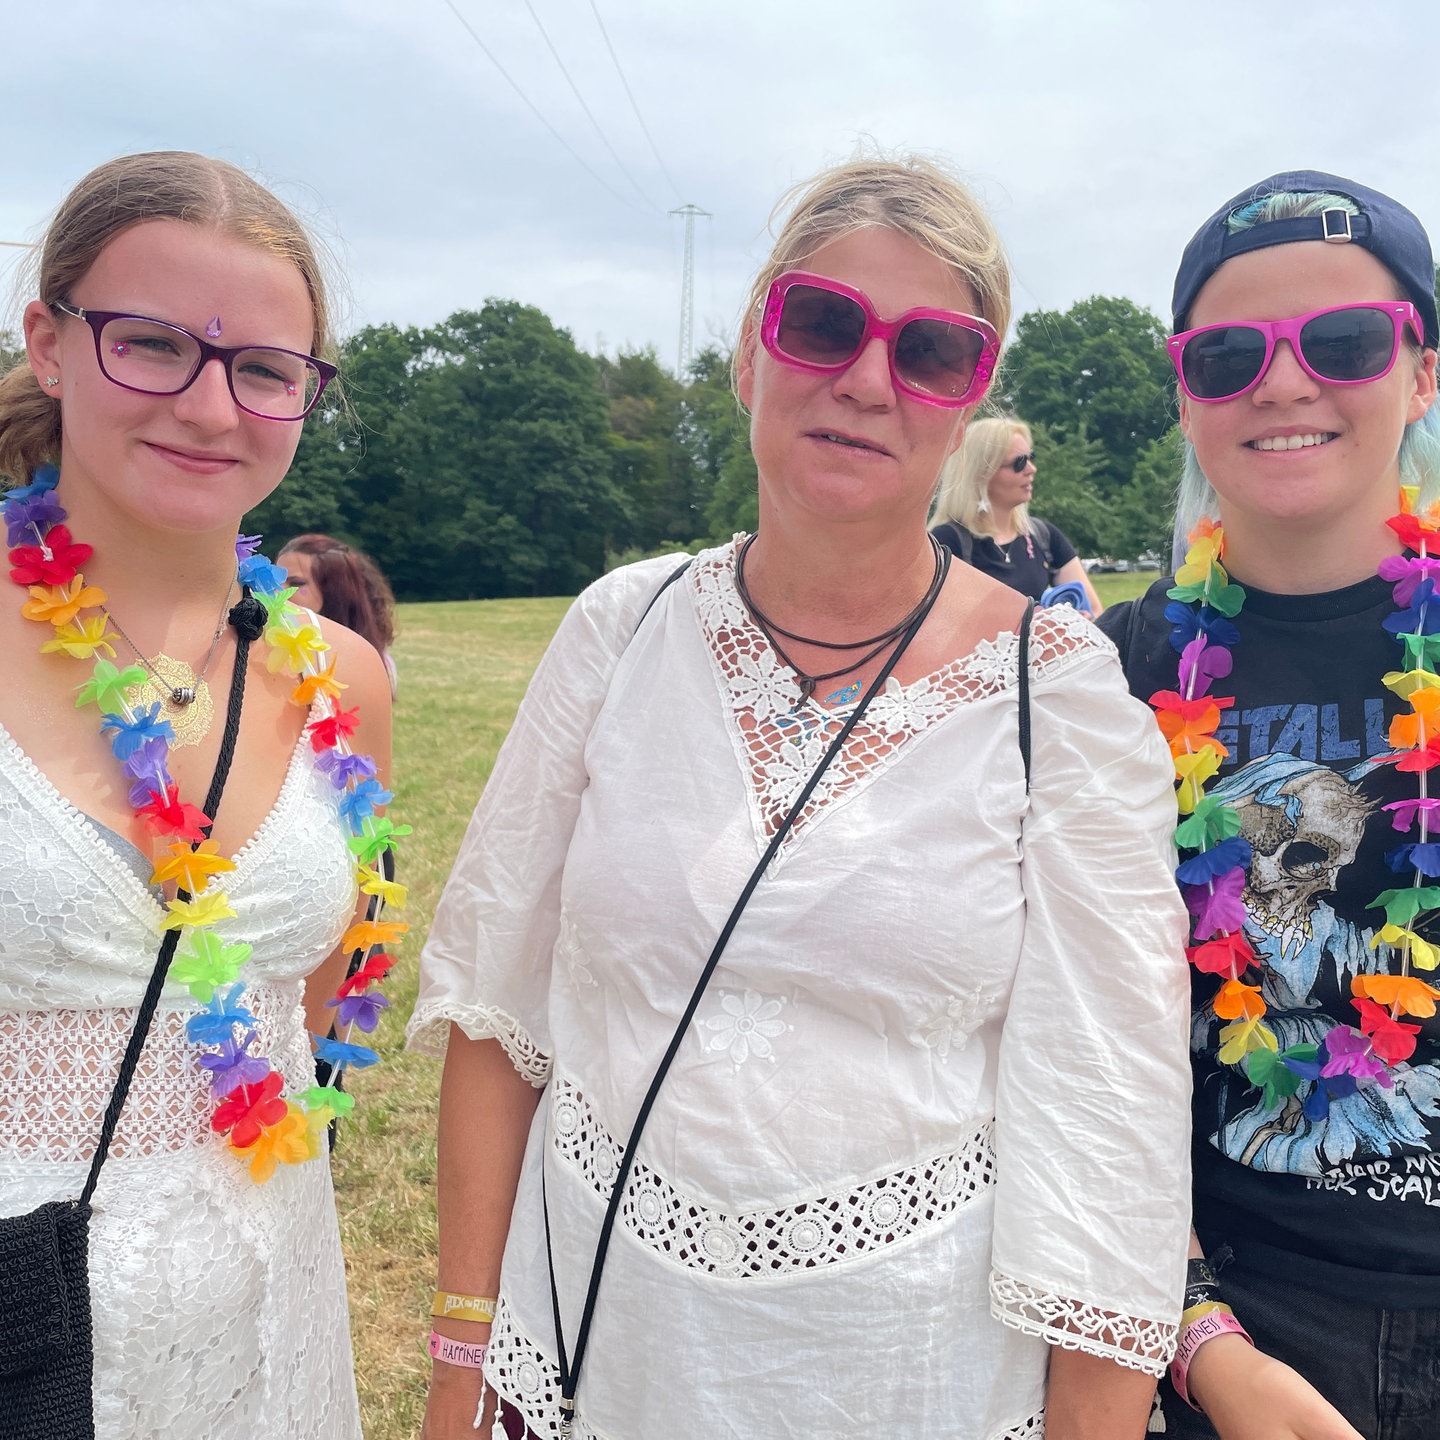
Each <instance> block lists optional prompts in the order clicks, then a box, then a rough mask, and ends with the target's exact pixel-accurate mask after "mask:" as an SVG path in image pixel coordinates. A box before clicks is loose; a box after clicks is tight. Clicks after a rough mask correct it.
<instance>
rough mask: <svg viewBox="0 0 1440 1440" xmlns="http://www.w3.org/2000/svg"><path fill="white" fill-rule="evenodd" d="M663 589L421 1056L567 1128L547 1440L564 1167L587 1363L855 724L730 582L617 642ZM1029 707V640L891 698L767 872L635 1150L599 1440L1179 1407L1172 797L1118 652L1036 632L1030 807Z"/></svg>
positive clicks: (432, 990) (563, 639) (499, 890)
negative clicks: (482, 1066)
mask: <svg viewBox="0 0 1440 1440" xmlns="http://www.w3.org/2000/svg"><path fill="white" fill-rule="evenodd" d="M673 565H674V561H673V559H663V560H657V561H647V562H642V563H641V564H639V565H635V566H630V567H628V568H627V569H625V570H621V571H618V572H615V573H612V574H611V575H608V576H606V577H605V578H604V579H603V580H601V581H600V582H598V584H596V585H595V586H593V587H591V589H590V590H588V591H587V592H586V593H585V594H584V595H582V596H581V597H580V599H579V600H578V601H577V602H576V604H575V605H574V606H573V607H572V609H571V610H570V612H569V614H568V615H567V617H566V619H565V621H564V623H563V624H562V626H561V628H560V631H559V633H558V634H557V636H556V638H555V641H554V643H553V644H552V646H551V648H550V650H549V651H548V653H547V655H546V657H545V659H544V661H543V662H542V664H541V666H540V668H539V669H538V671H537V672H536V675H535V678H534V681H533V682H532V685H531V688H530V691H529V693H528V695H527V697H526V699H525V702H524V704H523V705H522V707H521V709H520V713H519V715H518V717H517V719H516V722H515V725H514V727H513V728H512V730H511V732H510V736H509V738H508V739H507V741H506V743H505V747H504V749H503V751H502V753H501V756H500V758H499V760H498V761H497V764H496V768H495V772H494V774H493V776H492V777H491V780H490V783H489V785H488V786H487V788H486V791H485V795H484V798H483V800H482V802H481V804H480V807H479V809H478V810H477V812H476V815H475V819H474V821H473V822H472V825H471V828H470V831H469V834H468V836H467V838H466V840H465V843H464V845H463V848H462V850H461V853H460V857H459V860H458V862H457V865H456V868H455V872H454V875H453V876H452V878H451V880H450V883H449V886H448V888H447V889H446V892H445V896H444V899H443V901H442V903H441V905H440V909H439V913H438V914H437V916H436V919H435V924H434V928H433V929H432V932H431V936H430V940H429V943H428V945H427V947H426V951H425V956H424V960H423V965H422V979H421V991H420V999H419V1003H418V1005H417V1008H416V1011H415V1015H414V1018H413V1020H412V1035H413V1037H414V1043H417V1044H420V1045H427V1044H432V1043H435V1042H438V1041H439V1040H440V1039H441V1038H442V1037H443V1035H444V1033H445V1032H446V1029H447V1026H448V1023H449V1022H450V1021H454V1022H456V1023H457V1024H459V1025H460V1026H461V1028H462V1029H463V1030H464V1031H465V1033H466V1034H468V1035H470V1036H473V1037H484V1036H493V1037H496V1038H498V1039H499V1040H500V1042H501V1043H502V1044H503V1045H504V1047H505V1049H506V1051H507V1052H508V1053H509V1055H510V1056H511V1058H512V1059H513V1061H514V1063H515V1065H516V1067H517V1068H518V1069H519V1070H520V1071H521V1073H523V1074H524V1075H525V1076H527V1077H528V1078H529V1079H530V1080H531V1081H532V1082H533V1083H534V1084H535V1085H537V1086H541V1085H544V1086H546V1093H545V1097H544V1099H543V1100H542V1103H541V1105H540V1107H539V1110H538V1111H537V1114H536V1119H535V1123H534V1127H533V1129H532V1131H531V1134H530V1143H529V1147H528V1151H527V1154H526V1159H525V1165H524V1171H523V1174H522V1178H521V1182H520V1191H519V1195H518V1198H517V1201H516V1208H515V1215H514V1220H513V1223H512V1226H511V1230H510V1236H509V1241H508V1244H507V1248H506V1252H505V1260H504V1269H503V1275H502V1280H501V1295H500V1301H501V1303H500V1308H499V1313H498V1316H497V1319H496V1323H495V1326H494V1331H493V1337H492V1344H491V1350H490V1355H489V1361H488V1365H487V1374H488V1377H489V1380H490V1382H491V1384H492V1385H493V1386H494V1387H495V1389H497V1390H498V1391H499V1393H500V1394H501V1395H502V1396H504V1397H505V1398H506V1399H507V1400H508V1401H509V1402H510V1403H511V1404H512V1405H513V1406H514V1407H515V1408H516V1409H517V1410H518V1411H519V1412H520V1413H521V1414H522V1415H523V1416H524V1418H525V1421H526V1423H527V1425H528V1426H529V1427H530V1429H531V1430H532V1431H534V1432H535V1433H536V1434H537V1435H539V1436H542V1437H547V1440H548V1437H554V1436H558V1434H559V1433H560V1432H559V1413H558V1410H557V1407H556V1404H555V1399H556V1396H557V1394H558V1371H557V1367H556V1363H555V1355H556V1344H555V1334H554V1324H553V1320H552V1313H551V1299H550V1290H549V1283H548V1279H547V1266H546V1258H545V1240H544V1229H543V1221H542V1214H541V1204H540V1175H541V1167H542V1165H543V1166H544V1170H545V1174H546V1177H547V1179H546V1184H547V1191H548V1203H549V1211H550V1220H551V1228H552V1233H553V1237H554V1242H555V1251H556V1256H555V1258H556V1268H557V1273H558V1278H559V1294H560V1303H561V1310H562V1315H563V1323H564V1327H565V1334H566V1340H567V1343H568V1345H569V1346H570V1347H571V1348H572V1353H573V1345H574V1340H575V1331H576V1327H577V1325H578V1321H579V1313H580V1309H581V1306H582V1303H583V1299H584V1295H585V1290H586V1285H587V1281H588V1277H589V1273H590V1264H591V1258H592V1256H593V1254H594V1250H595V1243H596V1237H597V1233H598V1230H599V1227H600V1221H601V1216H602V1213H603V1210H604V1205H605V1200H606V1197H607V1195H608V1192H609V1188H610V1184H611V1181H612V1180H613V1177H614V1175H615V1173H616V1167H617V1161H618V1157H619V1155H620V1153H621V1150H622V1147H623V1143H624V1140H625V1137H626V1136H627V1135H628V1133H629V1131H630V1127H631V1125H632V1123H633V1121H634V1118H635V1114H636V1111H637V1109H638V1106H639V1102H640V1099H641V1097H642V1095H643V1094H644V1091H645V1089H646V1087H647V1085H648V1083H649V1081H650V1078H651V1076H652V1075H653V1073H654V1070H655V1067H656V1065H657V1063H658V1061H659V1058H660V1056H661V1054H662V1053H663V1051H664V1050H665V1047H666V1045H667V1043H668V1042H669V1040H670V1038H671V1035H672V1034H673V1031H674V1027H675V1025H676V1024H677V1022H678V1019H679V1016H680V1014H681V1012H682V1010H683V1008H684V1006H685V1003H686V1001H687V1000H688V998H689V995H690V992H691V989H692V986H693V984H694V980H695V978H696V976H697V975H698V973H699V970H700V968H701V967H702V965H703V964H704V961H705V958H706V956H707V955H708V953H709V951H710V948H711V946H712V944H713V942H714V939H715V936H716V934H717V933H718V931H719V928H720V926H721V925H722V923H723V922H724V920H725V917H726V916H727V914H728V913H729V910H730V908H731V905H732V904H733V902H734V900H735V898H736V896H737V895H738V894H739V892H740V890H741V887H742V886H743V885H744V883H745V880H746V878H747V877H748V875H749V873H750V871H751V869H752V868H753V866H754V865H755V863H756V861H757V859H758V858H759V856H760V854H761V852H762V851H763V849H764V847H765V845H766V843H767V841H768V839H769V837H770V836H771V835H772V834H773V833H774V827H775V825H776V824H777V822H778V819H779V817H780V816H781V815H782V814H783V813H784V811H785V809H786V808H787V806H788V804H789V803H790V801H791V799H792V797H793V796H794V795H795V794H796V793H797V791H798V789H799V788H800V786H801V785H802V784H803V783H804V781H805V779H806V778H807V777H808V776H809V774H810V772H811V770H812V769H813V767H814V765H815V763H816V761H817V760H818V759H819V756H820V753H821V751H822V749H823V747H824V745H825V744H826V743H827V742H828V740H829V738H830V737H831V736H832V735H833V734H834V731H835V729H836V728H837V727H838V724H839V723H840V718H841V715H840V714H830V715H825V714H823V713H822V712H820V711H818V710H814V709H811V710H809V711H807V712H803V714H802V718H801V719H800V720H799V721H794V720H790V719H787V716H788V715H789V713H790V711H791V707H792V703H793V697H794V695H795V685H794V681H793V679H792V678H790V677H789V675H788V672H786V671H784V670H783V669H782V668H781V667H780V666H779V665H778V664H777V662H776V661H775V659H774V656H773V653H772V652H771V650H770V649H769V647H768V646H767V645H766V643H765V641H764V639H763V637H762V636H761V635H760V634H759V632H758V631H757V630H756V629H755V627H754V626H753V624H752V623H751V622H750V620H749V619H748V617H747V615H746V613H745V611H744V609H743V607H742V606H741V604H740V602H739V600H738V598H737V596H736V594H735V590H734V585H733V547H732V546H726V547H723V548H722V549H720V550H716V551H710V552H707V553H705V554H704V555H702V556H700V557H699V558H698V559H697V561H696V563H695V564H694V566H693V567H692V568H691V570H690V571H689V572H688V573H687V574H686V575H685V577H684V578H683V579H682V580H681V581H680V582H678V583H677V584H675V585H673V586H671V587H670V589H669V590H667V591H666V592H665V593H664V595H663V596H661V598H660V600H659V601H658V603H657V604H656V605H655V608H654V609H653V610H652V611H651V613H650V614H649V615H648V616H647V617H646V619H645V621H644V623H643V625H641V626H640V629H639V632H638V634H637V633H635V632H636V624H637V622H638V620H639V618H640V615H641V612H642V611H643V610H644V608H645V605H646V604H647V603H648V601H649V600H650V598H651V596H652V595H654V594H655V592H656V590H657V588H658V586H659V584H660V582H661V581H662V579H663V578H664V577H665V575H666V573H667V572H668V570H669V569H671V568H673ZM632 637H633V638H632ZM1016 670H1017V642H1016V640H1015V637H1014V636H1013V635H1009V636H1006V637H1004V638H1003V639H1002V640H1001V641H999V642H998V643H994V644H990V643H986V644H983V645H981V646H980V648H979V649H978V650H977V651H976V652H975V653H974V654H973V655H971V656H969V657H967V658H965V659H963V660H961V661H957V662H955V663H953V664H951V665H949V666H947V667H945V668H944V669H942V670H940V671H938V672H937V673H935V674H933V675H931V676H929V677H928V678H926V679H923V680H921V681H919V682H917V683H915V684H913V685H910V686H907V687H901V686H899V685H898V684H896V683H894V682H892V683H891V685H890V687H889V689H888V690H887V691H886V693H884V694H883V695H881V696H879V697H877V699H876V702H875V704H874V705H873V707H872V708H871V710H870V712H869V713H868V714H867V716H866V717H865V718H864V720H863V721H862V722H861V724H860V725H859V726H858V727H857V729H856V730H855V732H854V734H853V736H852V738H851V741H850V743H849V744H848V745H847V748H846V752H845V754H844V756H843V757H842V758H840V759H838V760H837V761H836V763H835V764H834V765H833V766H832V768H831V769H830V770H829V771H828V772H827V774H826V776H825V778H824V780H823V781H822V783H821V785H820V787H819V789H818V790H817V792H816V794H815V796H814V798H813V799H812V801H811V802H810V804H809V806H808V808H807V809H806V811H805V812H804V813H803V815H802V816H801V818H800V820H799V822H798V824H797V825H796V827H795V830H794V831H793V833H792V834H791V835H790V836H789V837H787V839H786V840H785V841H784V843H783V845H782V846H781V849H780V851H779V853H778V854H777V856H776V858H775V860H774V862H773V863H772V865H771V867H770V869H769V871H768V872H767V874H766V877H765V878H764V879H763V880H762V882H761V883H760V886H759V888H758V889H757V890H756V892H755V895H754V897H753V899H752V900H751V902H750V905H749V907H748V909H747V910H746V912H745V914H744V917H743V918H742V920H741V921H740V924H739V927H738V928H737V930H736V931H735V934H734V937H733V938H732V940H731V942H730V945H729V948H728V949H727V950H726V952H725V956H724V958H723V960H722V961H721V964H720V967H719V969H718V970H717V972H716V974H715V976H714V979H713V980H712V982H711V986H710V988H709V990H708V991H707V992H706V995H705V997H704V999H703V1001H702V1002H701V1005H700V1009H699V1011H698V1013H697V1015H696V1017H695V1020H694V1022H693V1024H692V1026H691V1028H690V1032H689V1034H688V1035H687V1036H686V1037H685V1039H684V1042H683V1044H682V1048H681V1050H680V1052H679V1055H678V1057H677V1059H676V1062H675V1065H674V1068H673V1069H672V1070H671V1072H670V1075H669V1077H668V1078H667V1080H666V1082H665V1085H664V1088H663V1089H662V1090H661V1092H660V1096H659V1099H658V1101H657V1104H656V1107H655V1109H654V1111H653V1113H652V1115H651V1118H650V1121H649V1124H648V1126H647V1128H646V1130H645V1133H644V1137H643V1139H642V1141H641V1144H640V1148H639V1153H638V1159H637V1164H636V1167H635V1169H634V1171H633V1172H632V1174H631V1177H630V1179H629V1181H628V1183H627V1187H626V1193H625V1198H624V1201H623V1204H622V1206H621V1209H620V1212H619V1218H618V1221H617V1225H616V1229H615V1233H614V1235H613V1237H612V1241H611V1245H610V1253H609V1258H608V1261H607V1265H606V1270H605V1275H604V1280H603V1284H602V1287H601V1291H600V1301H599V1306H598V1308H597V1311H596V1317H595V1323H594V1328H593V1330H592V1332H591V1338H590V1350H589V1355H588V1358H587V1360H586V1363H585V1369H584V1374H583V1377H582V1379H581V1382H580V1389H579V1416H578V1419H577V1422H576V1425H575V1428H574V1434H575V1436H576V1437H577V1440H579V1437H585V1440H589V1437H592V1436H599V1437H607V1440H673V1437H675V1436H677V1435H706V1436H712V1435H713V1436H719V1435H735V1436H761V1435H778V1434H782V1433H783V1434H786V1435H815V1436H827V1437H830V1436H834V1437H841V1436H845V1437H849V1436H855V1435H861V1434H868V1433H883V1434H885V1435H887V1436H892V1437H897V1440H911V1437H913V1440H920V1437H925V1440H935V1437H946V1440H999V1437H1010V1440H1014V1437H1034V1436H1038V1435H1040V1434H1042V1433H1043V1429H1044V1377H1045V1368H1046V1355H1047V1346H1046V1341H1047V1340H1048V1341H1050V1342H1052V1343H1059V1344H1063V1345H1067V1346H1072V1347H1078V1348H1080V1349H1084V1350H1087V1351H1089V1352H1091V1353H1093V1354H1096V1355H1102V1356H1108V1357H1111V1358H1113V1359H1116V1360H1119V1361H1121V1362H1122V1363H1124V1364H1126V1365H1130V1366H1133V1367H1136V1368H1139V1369H1143V1370H1145V1371H1148V1372H1149V1373H1151V1374H1159V1373H1160V1372H1161V1371H1162V1369H1163V1367H1164V1364H1165V1362H1166V1361H1167V1360H1168V1358H1169V1355H1170V1353H1171V1350H1172V1348H1173V1341H1174V1336H1175V1330H1176V1322H1177V1320H1178V1318H1179V1299H1180V1294H1181V1289H1182V1284H1183V1275H1184V1257H1185V1247H1186V1229H1187V1216H1188V1209H1189V1207H1188V1193H1189V1166H1188V1157H1187V1150H1188V1138H1187V1137H1188V1097H1189V1067H1188V1062H1187V1059H1186V1050H1185V1039H1186V1023H1187V980H1186V973H1185V965H1184V958H1183V955H1182V954H1181V945H1182V943H1183V935H1184V919H1183V910H1182V908H1181V906H1180V903H1179V901H1178V898H1177V895H1176V890H1175V885H1174V881H1173V878H1172V875H1171V865H1172V863H1173V861H1172V857H1171V851H1170V845H1169V835H1170V831H1171V829H1172V828H1173V825H1174V799H1173V795H1172V791H1171V780H1170V775H1171V770H1170V765H1169V760H1168V756H1167V754H1166V751H1165V746H1164V744H1163V742H1162V741H1161V740H1160V738H1159V736H1158V734H1157V732H1156V729H1155V724H1154V720H1153V718H1152V717H1151V716H1150V715H1149V713H1148V712H1147V711H1146V710H1145V709H1144V707H1142V706H1140V705H1138V704H1136V702H1134V701H1133V700H1131V698H1130V697H1129V696H1128V694H1127V693H1126V690H1125V685H1124V681H1123V678H1122V677H1121V674H1120V668H1119V665H1118V663H1117V661H1116V658H1115V653H1114V651H1113V649H1112V648H1111V646H1110V643H1109V641H1107V640H1106V639H1104V637H1103V636H1101V635H1100V634H1099V632H1098V631H1097V630H1096V629H1095V628H1094V627H1093V626H1092V625H1090V624H1089V622H1087V621H1086V620H1084V619H1083V618H1081V617H1080V616H1078V615H1077V614H1076V613H1075V612H1074V611H1071V610H1067V609H1063V608H1062V609H1059V610H1055V611H1048V612H1043V613H1041V614H1040V615H1038V616H1037V618H1036V622H1035V630H1034V640H1033V649H1032V671H1033V675H1034V690H1033V715H1034V784H1033V789H1032V792H1031V794H1030V796H1029V797H1028V801H1027V797H1026V793H1025V785H1024V779H1023V774H1022V767H1021V759H1020V752H1019V748H1018V744H1017V723H1016V721H1017V709H1016V701H1015V677H1016ZM842 713H843V712H842ZM496 1433H497V1436H498V1434H499V1431H498V1430H497V1432H496Z"/></svg>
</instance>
